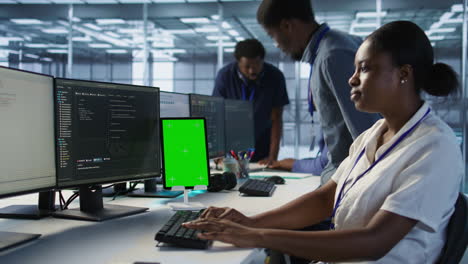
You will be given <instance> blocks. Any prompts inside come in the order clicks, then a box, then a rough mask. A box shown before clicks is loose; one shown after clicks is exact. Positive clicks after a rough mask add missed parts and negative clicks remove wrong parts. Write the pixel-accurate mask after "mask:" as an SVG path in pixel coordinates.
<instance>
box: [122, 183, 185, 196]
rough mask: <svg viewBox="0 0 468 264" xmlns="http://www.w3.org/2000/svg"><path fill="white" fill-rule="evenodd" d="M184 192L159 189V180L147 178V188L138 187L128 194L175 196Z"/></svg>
mask: <svg viewBox="0 0 468 264" xmlns="http://www.w3.org/2000/svg"><path fill="white" fill-rule="evenodd" d="M183 193H184V192H183V191H168V190H158V187H157V180H156V179H150V180H145V189H138V190H135V191H133V192H130V193H128V194H127V195H128V196H132V197H155V198H175V197H177V196H179V195H181V194H183Z"/></svg>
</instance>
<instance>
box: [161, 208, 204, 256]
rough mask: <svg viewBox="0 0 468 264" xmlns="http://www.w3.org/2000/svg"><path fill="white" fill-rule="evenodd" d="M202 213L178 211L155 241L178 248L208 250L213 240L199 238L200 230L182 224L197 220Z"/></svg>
mask: <svg viewBox="0 0 468 264" xmlns="http://www.w3.org/2000/svg"><path fill="white" fill-rule="evenodd" d="M202 212H203V210H200V211H177V212H176V213H175V214H174V215H173V216H172V217H171V219H169V221H167V223H166V224H165V225H164V226H163V227H162V228H161V230H159V231H158V233H156V236H155V238H154V239H155V240H157V241H159V242H163V243H168V244H171V245H174V246H177V247H185V248H197V249H207V248H209V247H210V246H211V245H212V244H213V241H211V240H203V239H199V238H198V237H197V234H198V233H200V232H201V231H200V230H195V229H188V228H185V227H182V226H181V224H182V223H185V222H188V221H192V220H195V219H197V218H198V217H199V216H200V214H201V213H202Z"/></svg>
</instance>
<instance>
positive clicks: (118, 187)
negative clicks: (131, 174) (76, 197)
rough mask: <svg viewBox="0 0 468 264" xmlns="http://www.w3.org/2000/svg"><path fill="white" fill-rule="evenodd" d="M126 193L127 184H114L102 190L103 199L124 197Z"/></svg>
mask: <svg viewBox="0 0 468 264" xmlns="http://www.w3.org/2000/svg"><path fill="white" fill-rule="evenodd" d="M127 192H128V189H127V183H126V182H122V183H116V184H114V186H112V187H109V188H105V189H102V196H103V197H114V196H115V195H119V194H120V195H124V194H126V193H127Z"/></svg>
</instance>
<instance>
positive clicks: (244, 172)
mask: <svg viewBox="0 0 468 264" xmlns="http://www.w3.org/2000/svg"><path fill="white" fill-rule="evenodd" d="M249 162H250V160H249V159H241V160H239V161H238V164H239V178H241V179H242V178H248V177H249Z"/></svg>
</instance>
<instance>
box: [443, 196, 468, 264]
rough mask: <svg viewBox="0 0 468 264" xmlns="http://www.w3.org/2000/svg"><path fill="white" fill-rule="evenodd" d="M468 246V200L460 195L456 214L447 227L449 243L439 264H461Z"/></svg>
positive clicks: (456, 205)
mask: <svg viewBox="0 0 468 264" xmlns="http://www.w3.org/2000/svg"><path fill="white" fill-rule="evenodd" d="M467 244H468V199H467V198H466V196H465V195H464V194H463V193H460V194H459V195H458V199H457V202H456V203H455V212H454V213H453V215H452V217H451V218H450V222H449V224H448V227H447V241H446V242H445V246H444V249H443V250H442V254H441V256H440V259H439V262H438V264H449V263H450V264H453V263H459V262H460V260H461V258H462V257H463V254H464V253H465V250H466V246H467Z"/></svg>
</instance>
